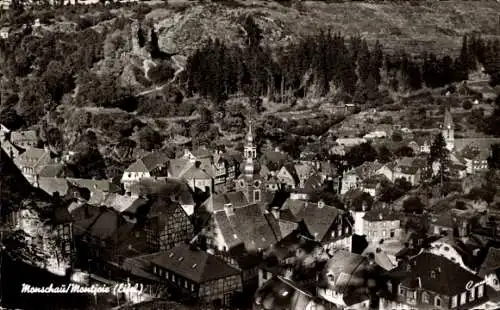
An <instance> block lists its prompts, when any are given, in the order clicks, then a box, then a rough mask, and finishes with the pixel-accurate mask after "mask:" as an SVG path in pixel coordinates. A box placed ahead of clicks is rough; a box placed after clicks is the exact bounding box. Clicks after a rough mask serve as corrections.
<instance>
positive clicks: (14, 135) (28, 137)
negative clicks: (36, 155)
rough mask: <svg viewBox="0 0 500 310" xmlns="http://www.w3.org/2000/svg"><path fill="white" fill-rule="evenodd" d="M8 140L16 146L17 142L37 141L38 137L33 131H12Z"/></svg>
mask: <svg viewBox="0 0 500 310" xmlns="http://www.w3.org/2000/svg"><path fill="white" fill-rule="evenodd" d="M10 140H11V141H12V143H14V144H16V142H17V141H34V142H36V141H38V135H37V133H36V131H35V130H24V131H12V132H11V133H10Z"/></svg>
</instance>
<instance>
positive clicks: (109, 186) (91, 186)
mask: <svg viewBox="0 0 500 310" xmlns="http://www.w3.org/2000/svg"><path fill="white" fill-rule="evenodd" d="M67 180H68V181H69V182H70V183H72V184H74V185H75V186H78V187H81V188H86V189H88V190H89V191H91V192H105V193H116V192H119V191H120V187H119V186H118V185H116V184H113V183H112V182H110V181H108V180H92V179H77V178H68V179H67Z"/></svg>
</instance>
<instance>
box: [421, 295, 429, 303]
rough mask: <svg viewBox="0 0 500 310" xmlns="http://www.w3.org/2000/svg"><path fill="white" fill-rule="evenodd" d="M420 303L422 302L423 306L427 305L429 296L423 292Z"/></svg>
mask: <svg viewBox="0 0 500 310" xmlns="http://www.w3.org/2000/svg"><path fill="white" fill-rule="evenodd" d="M422 302H423V303H424V304H428V303H429V294H428V293H427V292H424V293H423V294H422Z"/></svg>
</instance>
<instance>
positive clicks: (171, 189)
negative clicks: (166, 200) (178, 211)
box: [130, 178, 195, 205]
mask: <svg viewBox="0 0 500 310" xmlns="http://www.w3.org/2000/svg"><path fill="white" fill-rule="evenodd" d="M130 191H131V192H132V193H134V194H136V195H138V196H147V195H151V194H154V193H161V194H162V195H168V194H170V195H171V196H172V199H174V200H176V201H179V202H180V204H181V205H194V204H195V202H194V197H193V191H192V190H191V188H190V187H189V185H187V184H186V182H185V181H184V180H178V179H171V178H165V179H161V180H160V179H158V180H155V179H153V178H145V179H142V180H141V181H140V182H139V183H135V184H133V185H131V186H130Z"/></svg>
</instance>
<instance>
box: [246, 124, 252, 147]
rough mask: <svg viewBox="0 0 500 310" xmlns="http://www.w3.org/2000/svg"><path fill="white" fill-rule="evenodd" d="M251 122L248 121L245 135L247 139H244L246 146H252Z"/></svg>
mask: <svg viewBox="0 0 500 310" xmlns="http://www.w3.org/2000/svg"><path fill="white" fill-rule="evenodd" d="M252 122H253V121H249V124H248V133H247V137H246V138H247V139H246V140H247V144H248V145H252V144H253V131H252Z"/></svg>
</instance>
